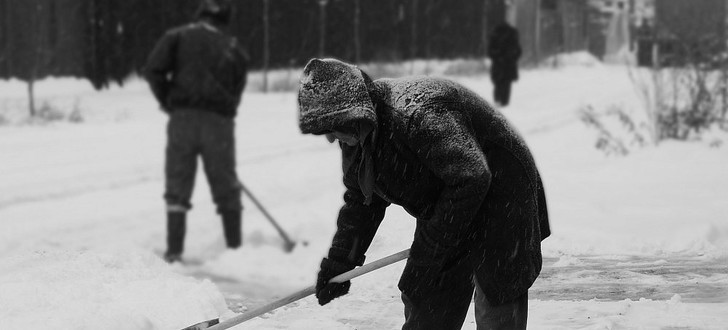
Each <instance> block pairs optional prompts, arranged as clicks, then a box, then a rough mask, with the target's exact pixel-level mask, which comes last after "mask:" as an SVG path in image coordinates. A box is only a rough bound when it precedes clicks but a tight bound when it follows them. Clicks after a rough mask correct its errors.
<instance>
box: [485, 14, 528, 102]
mask: <svg viewBox="0 0 728 330" xmlns="http://www.w3.org/2000/svg"><path fill="white" fill-rule="evenodd" d="M488 57H490V61H491V67H490V79H491V81H492V82H493V98H494V100H495V102H496V103H497V104H499V105H500V106H504V107H505V106H507V105H508V103H509V102H510V99H511V84H512V83H513V82H514V81H517V80H518V59H519V58H520V57H521V44H520V42H519V40H518V30H516V28H514V27H512V26H511V25H510V24H508V22H505V21H504V22H502V23H500V24H498V25H497V26H496V27H495V28H494V29H493V31H491V33H490V36H489V37H488Z"/></svg>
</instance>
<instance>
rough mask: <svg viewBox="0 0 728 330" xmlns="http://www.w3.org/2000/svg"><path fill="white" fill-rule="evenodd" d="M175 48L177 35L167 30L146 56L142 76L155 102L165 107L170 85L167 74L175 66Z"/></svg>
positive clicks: (171, 71) (170, 72)
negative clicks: (147, 83)
mask: <svg viewBox="0 0 728 330" xmlns="http://www.w3.org/2000/svg"><path fill="white" fill-rule="evenodd" d="M176 48H177V37H176V34H174V33H172V32H167V33H166V34H165V35H164V36H163V37H162V38H161V39H159V41H158V42H157V44H156V45H155V46H154V48H153V49H152V52H151V53H150V54H149V57H148V58H147V63H146V65H145V68H144V78H145V79H146V80H147V82H149V86H150V88H151V89H152V93H154V97H155V98H156V99H157V102H159V104H160V105H161V106H162V108H164V109H166V108H167V107H166V103H167V95H168V93H169V90H170V87H171V80H170V77H169V75H170V74H172V73H173V70H174V68H175V62H174V58H175V54H174V53H175V50H176Z"/></svg>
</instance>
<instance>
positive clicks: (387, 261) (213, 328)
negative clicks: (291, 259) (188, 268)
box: [182, 249, 409, 330]
mask: <svg viewBox="0 0 728 330" xmlns="http://www.w3.org/2000/svg"><path fill="white" fill-rule="evenodd" d="M408 256H409V249H406V250H403V251H400V252H397V253H395V254H392V255H390V256H388V257H384V258H382V259H379V260H376V261H373V262H371V263H368V264H366V265H364V266H361V267H358V268H354V269H352V270H350V271H348V272H346V273H343V274H340V275H338V276H336V277H334V278H332V279H331V280H330V281H331V282H334V283H341V282H346V281H349V280H351V279H353V278H355V277H358V276H361V275H364V274H366V273H369V272H372V271H375V270H377V269H379V268H382V267H384V266H388V265H391V264H393V263H395V262H398V261H401V260H404V259H407V257H408ZM314 293H316V286H310V287H307V288H305V289H303V290H300V291H298V292H295V293H293V294H291V295H289V296H286V297H283V298H281V299H278V300H276V301H274V302H271V303H269V304H267V305H264V306H261V307H258V308H256V309H253V310H250V311H247V312H245V313H242V314H239V315H237V316H235V317H232V318H230V319H227V320H225V321H223V322H220V323H217V322H218V319H212V320H208V321H204V322H200V323H197V324H195V325H192V326H189V327H187V328H184V329H182V330H203V329H208V330H223V329H228V328H230V327H233V326H236V325H238V324H240V323H243V322H245V321H248V320H250V319H252V318H255V317H258V316H260V315H263V314H265V313H268V312H270V311H272V310H274V309H276V308H279V307H282V306H285V305H288V304H290V303H292V302H294V301H297V300H300V299H302V298H305V297H308V296H310V295H312V294H314Z"/></svg>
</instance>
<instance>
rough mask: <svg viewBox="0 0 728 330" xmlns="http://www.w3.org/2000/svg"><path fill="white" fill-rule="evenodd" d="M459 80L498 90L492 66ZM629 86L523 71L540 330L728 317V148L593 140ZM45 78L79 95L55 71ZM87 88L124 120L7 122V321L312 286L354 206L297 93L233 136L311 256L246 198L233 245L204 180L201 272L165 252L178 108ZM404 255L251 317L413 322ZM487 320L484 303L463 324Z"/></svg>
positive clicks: (3, 142) (285, 324) (126, 314)
mask: <svg viewBox="0 0 728 330" xmlns="http://www.w3.org/2000/svg"><path fill="white" fill-rule="evenodd" d="M454 79H458V80H460V81H462V82H464V83H465V84H466V85H468V86H470V87H472V88H473V89H475V90H477V91H479V92H481V93H482V94H483V95H484V96H485V97H486V98H490V97H489V96H490V90H491V87H490V84H489V82H488V79H487V77H470V78H458V77H454ZM629 84H630V82H629V78H628V76H627V74H626V72H625V71H624V69H623V68H619V67H611V66H598V65H597V66H587V67H585V66H567V67H563V68H560V69H557V70H553V69H539V70H533V71H524V72H523V74H522V77H521V80H520V81H519V82H518V83H517V84H516V85H515V86H514V96H513V97H514V100H513V104H512V105H511V106H509V107H508V108H506V109H504V110H503V111H504V112H505V113H506V115H507V116H508V117H509V118H510V119H511V120H512V121H513V122H514V123H515V124H516V126H517V127H518V128H519V130H521V132H523V133H524V135H525V137H526V139H527V141H528V143H529V144H530V145H531V147H532V149H533V150H534V153H535V154H536V160H537V162H538V164H539V167H540V168H541V171H542V174H543V177H544V181H545V184H546V188H547V194H548V199H549V207H550V212H551V218H552V230H553V232H554V234H553V236H552V237H550V238H549V239H547V240H546V241H545V242H544V253H545V256H546V257H547V259H546V263H545V269H544V276H542V278H540V279H539V280H538V281H537V282H536V284H535V285H534V289H533V290H532V294H531V301H530V304H531V309H530V319H529V324H530V328H532V329H575V328H576V329H624V328H627V329H631V328H642V329H659V328H686V329H725V324H728V315H727V314H726V313H725V310H728V266H726V265H728V255H727V251H728V219H727V218H726V217H727V216H726V215H727V214H728V205H726V203H725V201H724V199H725V196H728V174H727V173H725V171H724V167H725V166H724V164H726V163H727V162H728V153H725V152H724V150H723V149H724V148H725V147H726V146H725V145H724V146H723V147H719V148H718V149H716V148H714V147H711V146H710V145H709V144H708V143H703V142H690V143H678V142H668V143H665V144H663V145H661V146H659V147H645V148H643V149H638V150H636V151H634V152H633V153H632V154H630V155H629V156H627V157H622V158H620V157H607V156H605V155H604V154H603V153H601V152H600V151H598V150H596V149H594V147H593V142H594V132H592V131H591V130H590V129H589V128H587V127H586V126H584V125H583V124H582V123H580V122H579V120H578V116H577V115H578V114H577V110H578V109H579V107H581V106H582V105H584V104H593V105H594V106H596V107H599V106H608V105H609V104H612V103H615V102H617V103H621V104H625V105H627V106H638V105H639V100H638V99H637V98H636V97H637V96H636V95H635V94H634V92H633V91H632V89H631V87H630V85H629ZM16 85H17V83H13V82H0V86H1V87H0V98H3V100H4V101H5V102H6V104H10V103H12V102H14V101H13V100H16V99H17V98H18V97H22V95H15V94H12V95H7V94H5V93H6V91H8V90H12V88H15V87H14V86H16ZM55 85H58V87H55ZM64 86H66V87H64ZM11 87H12V88H11ZM48 88H50V89H52V90H57V88H70V87H67V85H66V82H64V81H57V82H49V87H48ZM81 89H83V88H80V89H78V90H73V91H59V92H58V94H60V96H59V97H61V99H64V97H65V98H75V97H77V96H79V95H81V96H80V97H81V103H82V104H84V105H85V107H87V109H88V110H87V111H88V112H89V113H97V112H98V113H108V114H112V113H125V114H126V115H125V116H124V117H123V119H122V120H111V121H108V120H98V121H94V120H93V117H90V118H92V120H89V121H88V122H85V123H82V124H69V123H57V124H52V125H50V126H43V127H38V126H12V127H0V159H1V160H2V161H0V319H2V320H3V324H4V325H6V326H7V327H9V328H26V329H46V328H54V329H99V328H103V329H117V328H118V329H122V328H123V329H130V328H131V329H180V328H182V327H184V326H187V325H190V324H192V323H196V322H200V321H203V320H207V319H210V318H214V317H218V316H222V317H223V318H224V317H229V316H231V315H232V314H231V313H232V312H230V311H229V310H227V309H226V304H230V307H232V308H234V309H236V310H245V309H252V308H254V307H256V306H258V305H261V304H263V303H265V302H269V301H271V300H273V299H276V298H279V297H282V296H285V295H286V294H289V293H292V292H294V291H297V290H298V289H301V288H303V287H306V286H309V285H311V284H313V281H314V279H315V272H316V270H317V266H318V262H319V260H320V258H321V256H322V255H323V254H324V253H325V251H326V248H327V244H328V243H329V239H330V237H331V234H332V233H333V230H334V226H335V223H334V219H335V214H336V212H337V211H338V207H339V203H340V202H341V196H340V195H341V192H342V186H341V183H340V178H339V175H340V173H339V172H340V166H339V164H338V161H339V154H338V151H337V150H336V147H335V146H333V145H329V144H328V143H326V142H325V141H324V140H323V139H321V138H315V137H310V136H301V135H300V134H299V133H298V129H297V126H296V119H297V116H296V108H295V95H294V94H293V93H280V94H268V95H264V94H255V93H251V94H246V96H245V98H244V104H243V106H242V108H241V114H240V118H239V120H238V135H237V136H238V160H239V171H240V176H241V178H242V180H243V181H244V182H245V183H246V185H247V186H248V187H249V188H250V189H251V190H253V192H254V193H255V194H256V197H258V199H260V200H261V202H263V203H264V204H265V205H266V206H267V207H268V208H269V211H270V212H271V213H272V214H273V215H274V216H275V217H276V219H277V220H279V222H280V223H281V225H282V226H283V227H284V228H285V229H286V230H287V231H289V234H290V235H291V236H293V237H294V238H295V239H296V240H297V241H298V242H299V244H298V245H297V247H296V249H294V251H293V252H292V253H290V254H287V253H285V252H283V250H282V249H281V246H282V242H281V240H280V238H278V237H277V234H276V232H275V231H274V229H273V228H272V226H270V224H268V223H267V220H266V219H265V218H264V217H263V216H262V214H261V213H260V212H259V211H258V210H256V209H255V207H254V206H253V204H252V203H250V201H244V202H245V203H246V207H247V208H246V211H245V220H244V221H245V224H244V226H245V246H244V248H243V249H241V250H239V251H225V250H224V248H223V244H222V238H221V236H220V234H221V233H220V223H219V221H220V220H219V219H218V217H217V216H216V215H215V214H214V207H213V206H212V204H211V201H210V197H209V190H208V189H207V184H206V182H205V181H204V178H203V177H202V176H201V175H200V176H198V179H199V180H198V184H197V189H196V193H195V196H194V204H195V208H194V209H193V211H192V213H191V215H190V217H191V220H190V228H189V230H188V232H189V237H188V240H187V242H186V243H187V244H186V256H187V258H188V259H189V260H191V261H193V263H194V265H191V266H187V267H178V266H168V265H166V264H164V263H163V262H161V261H160V260H159V258H158V257H157V254H158V253H159V252H160V251H161V249H163V239H164V238H163V237H164V236H163V230H164V223H163V216H164V214H163V209H162V205H161V190H162V181H161V180H162V176H161V164H162V161H163V160H162V150H163V145H164V117H163V116H162V115H161V114H160V113H159V112H158V111H157V110H156V109H155V106H154V104H153V102H151V100H152V98H151V95H150V94H149V93H148V92H147V91H146V89H145V85H144V84H142V83H141V82H130V83H129V84H127V85H126V86H125V87H124V88H115V89H113V90H111V91H104V92H98V93H97V92H89V91H86V92H80V91H79V90H81ZM8 93H9V92H8ZM64 93H68V94H64ZM64 95H65V96H64ZM59 102H60V101H59ZM90 116H92V115H90ZM96 116H99V115H98V114H96ZM96 118H99V117H96ZM104 118H117V117H116V116H111V115H110V116H109V117H104ZM412 226H413V223H412V221H410V218H409V216H407V215H406V214H405V213H404V212H403V211H402V210H401V209H399V208H395V207H393V208H392V210H390V211H388V215H387V218H386V220H385V223H384V224H383V226H382V228H381V229H380V231H379V234H378V236H377V238H376V239H375V241H374V243H373V245H372V248H371V249H370V251H369V253H368V260H374V259H377V258H380V257H384V256H386V255H389V254H391V253H394V252H396V251H399V250H401V249H404V248H406V247H408V245H409V242H410V240H411V230H412V229H413V227H412ZM304 242H306V243H307V244H306V245H304V244H303V243H304ZM402 266H403V265H402V264H396V265H393V266H390V267H388V268H385V269H382V270H380V271H377V272H375V273H372V274H369V275H366V276H364V277H362V278H360V279H357V280H355V282H354V285H353V287H352V292H351V294H349V295H348V296H346V297H343V298H340V299H338V300H336V301H335V302H334V303H332V304H330V305H327V306H325V307H319V306H318V305H317V304H316V302H315V300H313V299H303V300H301V301H299V302H297V303H294V304H292V305H290V306H287V307H285V308H281V309H280V310H278V311H276V312H275V313H272V314H268V315H266V316H264V317H263V318H257V319H254V320H251V321H249V322H247V323H245V326H240V327H239V328H240V329H243V328H257V329H279V328H288V329H332V330H333V329H397V328H399V327H400V326H401V320H402V315H401V303H400V302H399V296H398V291H397V288H396V281H397V278H398V275H399V272H400V271H401V269H402ZM681 266H682V267H681ZM206 278H207V279H209V280H206ZM703 288H708V289H709V290H707V291H709V292H704V291H703V290H704V289H703ZM576 290H580V291H579V292H577V293H575V291H576ZM686 290H687V291H686ZM708 293H713V294H712V295H710V294H708ZM226 300H227V301H226ZM474 328H475V326H474V324H473V323H472V314H470V315H469V316H468V321H467V322H466V326H465V329H474Z"/></svg>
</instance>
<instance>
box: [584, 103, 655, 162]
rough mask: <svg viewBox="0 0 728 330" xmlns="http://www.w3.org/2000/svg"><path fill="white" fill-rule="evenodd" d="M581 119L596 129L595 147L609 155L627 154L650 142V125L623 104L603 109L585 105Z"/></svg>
mask: <svg viewBox="0 0 728 330" xmlns="http://www.w3.org/2000/svg"><path fill="white" fill-rule="evenodd" d="M579 119H581V121H582V122H583V123H584V124H586V125H587V126H589V127H591V128H593V129H595V130H596V132H597V137H596V142H595V147H596V148H597V149H599V150H601V151H603V152H604V153H605V154H607V155H617V156H625V155H627V154H629V153H630V152H631V151H632V149H634V148H640V147H643V146H645V145H646V144H648V143H649V141H648V139H649V137H648V136H649V128H648V125H647V124H646V123H645V122H644V121H642V120H640V119H639V118H638V116H635V115H634V114H633V112H631V111H628V110H627V109H625V107H624V106H622V105H618V104H612V105H609V106H608V107H606V109H601V110H597V109H595V108H594V106H592V105H585V106H583V107H582V108H580V109H579Z"/></svg>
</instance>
